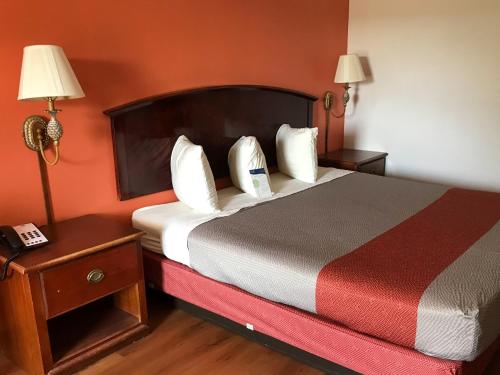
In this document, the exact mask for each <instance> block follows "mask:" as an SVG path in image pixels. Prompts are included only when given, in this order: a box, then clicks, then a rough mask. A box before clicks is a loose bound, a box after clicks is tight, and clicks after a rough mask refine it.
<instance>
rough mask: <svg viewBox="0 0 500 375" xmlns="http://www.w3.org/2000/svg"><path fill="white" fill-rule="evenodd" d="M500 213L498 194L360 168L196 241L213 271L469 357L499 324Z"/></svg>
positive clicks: (205, 270)
mask: <svg viewBox="0 0 500 375" xmlns="http://www.w3.org/2000/svg"><path fill="white" fill-rule="evenodd" d="M499 220H500V194H498V193H488V192H479V191H473V190H463V189H450V188H447V187H444V186H439V185H433V184H426V183H418V182H411V181H406V180H399V179H393V178H386V177H378V176H372V175H367V174H361V173H353V174H350V175H347V176H345V177H342V178H339V179H336V180H334V181H331V182H328V183H325V184H322V185H318V186H316V187H313V188H311V189H308V190H305V191H302V192H300V193H297V194H293V195H291V196H287V197H284V198H280V199H276V200H273V201H270V202H267V203H265V204H261V205H259V206H256V207H252V208H249V209H245V210H242V211H240V212H238V213H236V214H233V215H231V216H228V217H223V218H219V219H215V220H212V221H210V222H207V223H205V224H202V225H200V226H198V227H197V228H195V229H194V230H193V231H192V232H191V233H190V235H189V237H188V247H189V254H190V259H191V266H192V267H193V268H194V269H195V270H197V271H198V272H200V273H201V274H203V275H205V276H208V277H211V278H213V279H215V280H218V281H222V282H225V283H229V284H232V285H235V286H238V287H240V288H241V289H244V290H246V291H248V292H250V293H253V294H256V295H258V296H261V297H264V298H267V299H270V300H272V301H276V302H281V303H285V304H288V305H291V306H295V307H297V308H300V309H303V310H306V311H310V312H313V313H317V314H319V315H321V316H324V317H326V318H329V319H331V320H333V321H336V322H338V323H342V324H344V325H345V326H347V327H349V328H351V329H354V330H357V331H359V332H362V333H365V334H368V335H372V336H376V337H379V338H382V339H385V340H387V341H390V342H393V343H395V344H398V345H403V346H407V347H411V348H415V349H417V350H419V351H421V352H423V353H426V354H429V355H433V356H437V357H440V358H448V359H456V360H467V361H471V360H473V359H474V358H476V357H477V356H478V355H479V354H480V353H481V352H482V351H483V350H484V349H486V348H487V347H488V346H489V345H490V344H491V343H492V342H493V341H495V339H496V338H497V337H498V336H499V334H500V222H499ZM256 328H257V329H258V327H256Z"/></svg>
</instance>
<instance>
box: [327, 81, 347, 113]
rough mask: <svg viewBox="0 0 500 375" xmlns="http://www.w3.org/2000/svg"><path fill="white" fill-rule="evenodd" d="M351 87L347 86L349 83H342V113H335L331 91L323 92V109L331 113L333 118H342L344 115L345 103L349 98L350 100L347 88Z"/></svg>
mask: <svg viewBox="0 0 500 375" xmlns="http://www.w3.org/2000/svg"><path fill="white" fill-rule="evenodd" d="M350 88H351V87H350V86H349V83H346V84H344V95H343V98H342V99H343V100H342V102H343V109H342V113H340V114H336V113H335V112H334V110H333V109H332V102H333V93H332V92H331V91H327V92H326V93H325V98H324V106H325V111H327V112H329V113H331V114H332V115H333V117H335V118H342V117H344V116H345V111H346V107H347V103H349V100H351V96H350V95H349V89H350Z"/></svg>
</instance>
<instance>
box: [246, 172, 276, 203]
mask: <svg viewBox="0 0 500 375" xmlns="http://www.w3.org/2000/svg"><path fill="white" fill-rule="evenodd" d="M249 172H250V177H252V182H253V187H254V188H255V196H256V197H257V198H268V197H271V196H272V195H273V193H272V191H271V186H269V179H268V178H267V174H266V170H265V169H264V168H257V169H250V170H249Z"/></svg>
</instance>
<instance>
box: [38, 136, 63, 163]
mask: <svg viewBox="0 0 500 375" xmlns="http://www.w3.org/2000/svg"><path fill="white" fill-rule="evenodd" d="M38 146H39V147H40V150H39V152H40V155H42V158H43V160H44V161H45V162H46V163H47V164H48V165H50V166H54V165H56V164H57V163H58V162H59V141H54V147H55V150H56V157H55V159H54V160H53V161H48V160H47V157H46V156H45V149H44V148H43V140H42V138H41V137H39V138H38Z"/></svg>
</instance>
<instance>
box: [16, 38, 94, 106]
mask: <svg viewBox="0 0 500 375" xmlns="http://www.w3.org/2000/svg"><path fill="white" fill-rule="evenodd" d="M83 96H85V94H84V93H83V90H82V88H81V86H80V84H79V83H78V80H77V79H76V76H75V73H74V72H73V69H72V68H71V65H70V64H69V61H68V59H67V58H66V55H65V54H64V51H63V49H62V48H61V47H59V46H51V45H36V46H27V47H24V52H23V64H22V68H21V79H20V83H19V95H18V97H17V99H18V100H26V99H33V100H37V99H38V100H43V99H46V98H56V99H75V98H81V97H83Z"/></svg>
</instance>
